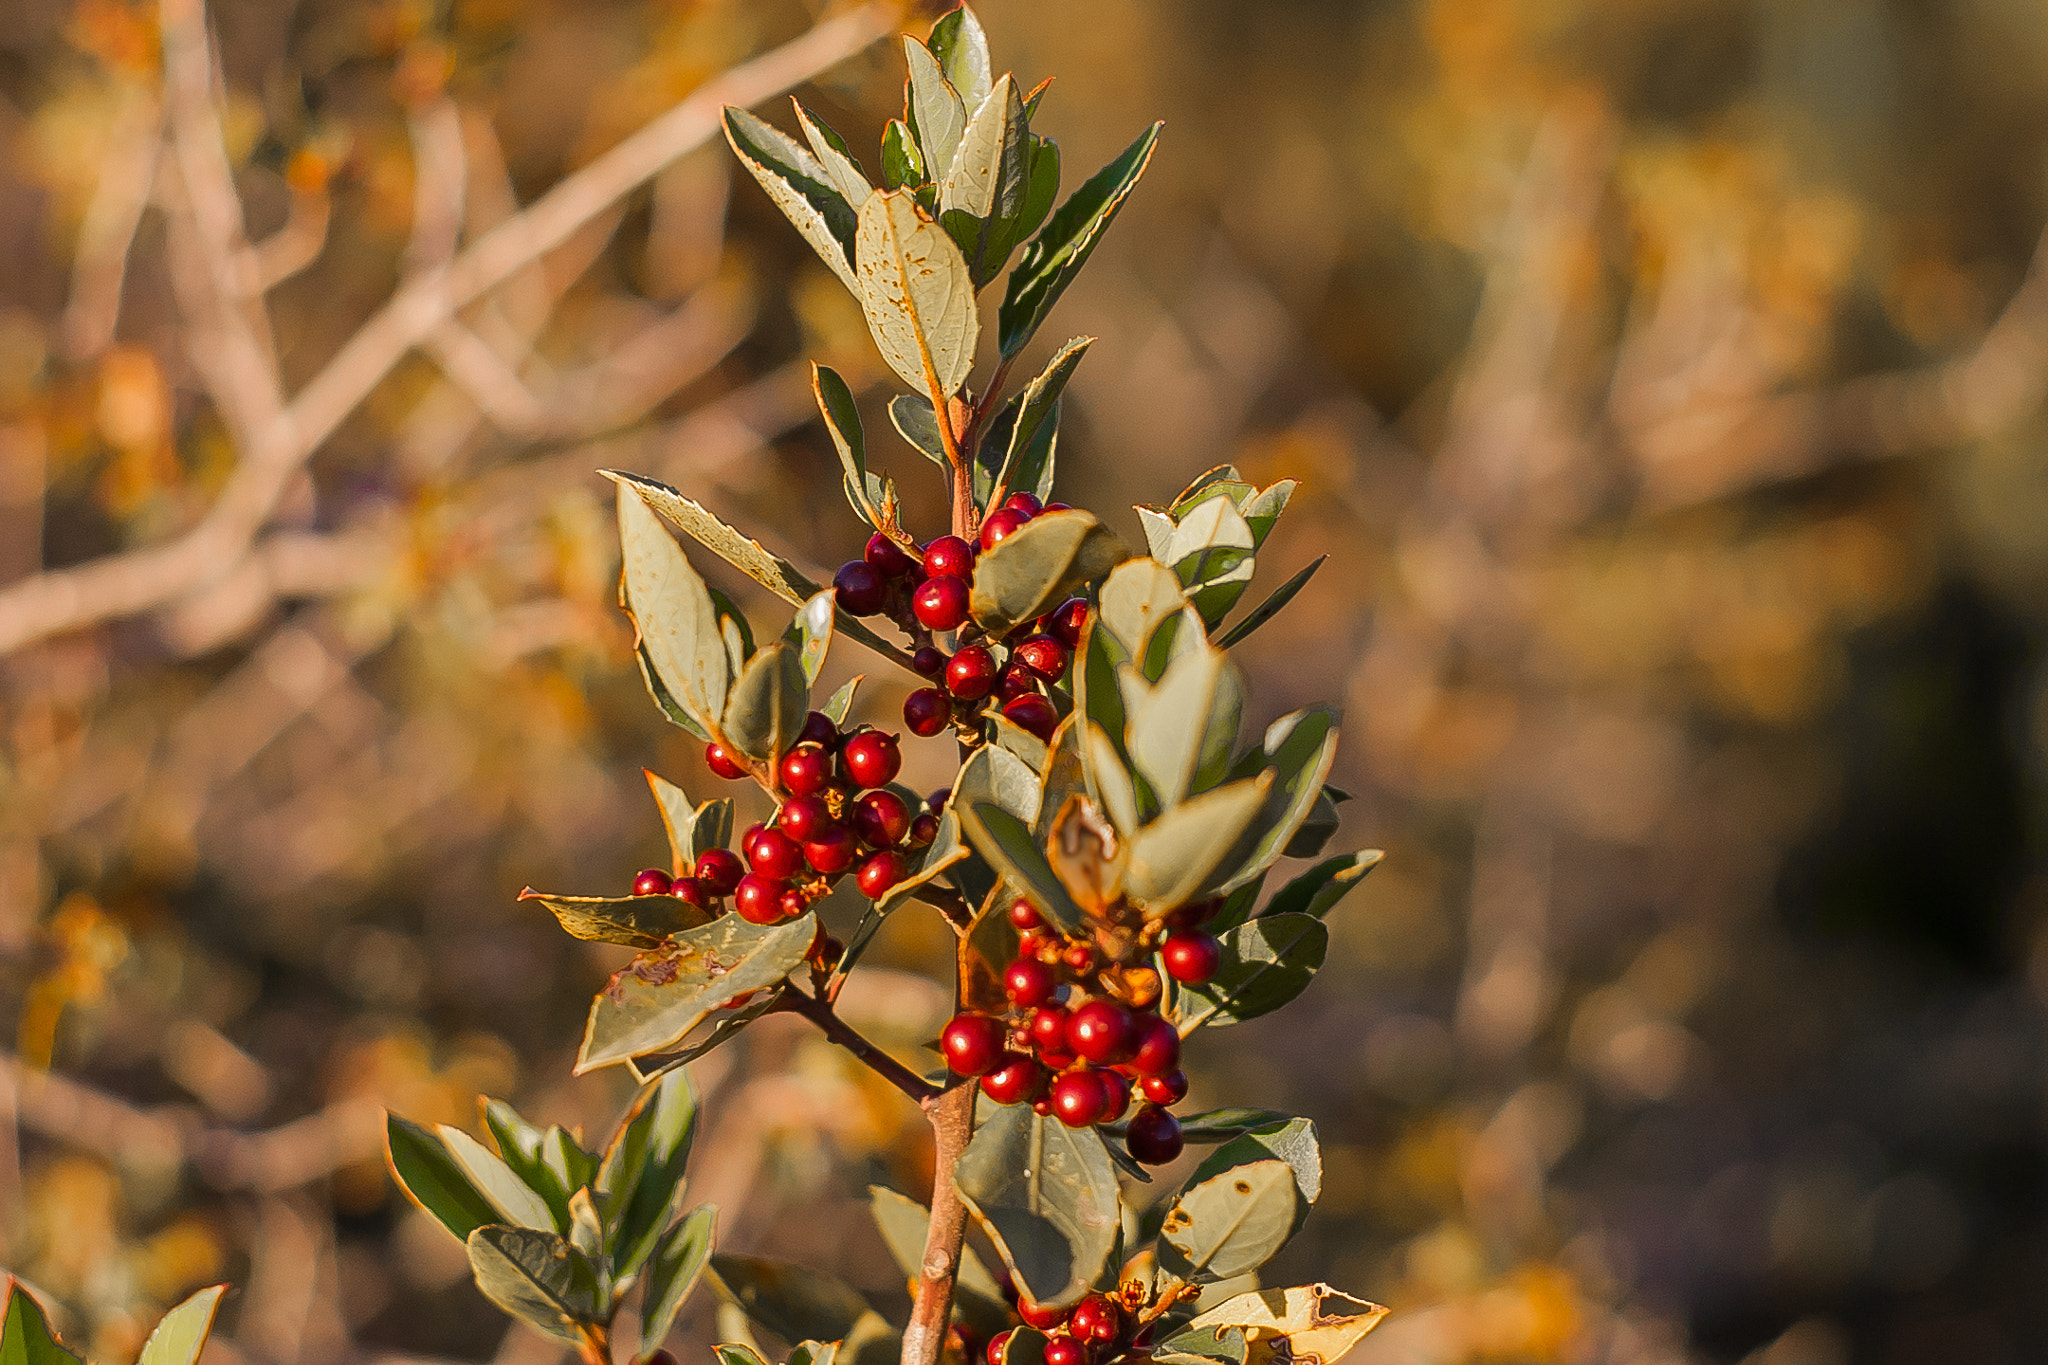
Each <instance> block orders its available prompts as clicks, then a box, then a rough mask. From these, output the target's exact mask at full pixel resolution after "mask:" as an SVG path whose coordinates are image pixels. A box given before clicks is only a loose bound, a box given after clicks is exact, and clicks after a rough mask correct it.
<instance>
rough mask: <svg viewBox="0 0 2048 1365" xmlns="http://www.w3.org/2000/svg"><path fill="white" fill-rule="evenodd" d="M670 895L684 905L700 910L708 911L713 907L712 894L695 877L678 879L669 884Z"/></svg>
mask: <svg viewBox="0 0 2048 1365" xmlns="http://www.w3.org/2000/svg"><path fill="white" fill-rule="evenodd" d="M668 893H669V895H671V896H674V897H675V898H676V899H677V900H679V901H681V902H682V903H683V904H685V905H693V906H695V907H696V908H697V909H699V910H707V909H709V908H710V906H711V892H710V891H709V890H707V889H706V888H705V886H704V883H702V882H700V881H698V880H697V879H696V878H695V877H678V878H676V879H675V881H673V882H671V883H670V884H669V888H668Z"/></svg>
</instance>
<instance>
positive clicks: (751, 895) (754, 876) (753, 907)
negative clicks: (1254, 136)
mask: <svg viewBox="0 0 2048 1365" xmlns="http://www.w3.org/2000/svg"><path fill="white" fill-rule="evenodd" d="M787 889H788V888H787V887H785V886H784V885H783V884H782V882H781V881H780V880H778V879H777V878H774V877H764V876H762V875H761V874H760V873H758V872H749V873H748V874H747V875H746V876H744V877H742V878H740V884H739V886H738V887H736V888H735V889H734V890H733V893H732V904H733V908H734V909H735V910H737V911H739V912H740V918H741V919H743V920H745V921H746V922H747V923H749V924H780V923H782V893H783V892H784V891H785V890H787Z"/></svg>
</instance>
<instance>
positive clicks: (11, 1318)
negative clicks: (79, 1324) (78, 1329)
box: [0, 1278, 82, 1365]
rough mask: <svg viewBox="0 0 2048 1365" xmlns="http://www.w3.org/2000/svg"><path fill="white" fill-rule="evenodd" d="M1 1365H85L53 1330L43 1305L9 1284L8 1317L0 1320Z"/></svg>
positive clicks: (16, 1282)
mask: <svg viewBox="0 0 2048 1365" xmlns="http://www.w3.org/2000/svg"><path fill="white" fill-rule="evenodd" d="M0 1365H82V1362H81V1361H80V1359H79V1357H78V1356H77V1355H75V1354H74V1353H73V1352H71V1351H70V1350H68V1349H66V1348H65V1346H64V1345H63V1343H61V1342H59V1341H58V1340H57V1334H56V1333H55V1332H53V1331H51V1330H50V1320H49V1318H47V1317H45V1316H44V1315H43V1306H42V1305H41V1304H39V1303H37V1302H36V1301H35V1299H34V1298H32V1297H30V1295H29V1292H28V1291H27V1290H26V1289H23V1288H22V1287H21V1281H20V1280H16V1279H11V1278H10V1279H9V1280H8V1281H7V1314H6V1316H5V1318H0Z"/></svg>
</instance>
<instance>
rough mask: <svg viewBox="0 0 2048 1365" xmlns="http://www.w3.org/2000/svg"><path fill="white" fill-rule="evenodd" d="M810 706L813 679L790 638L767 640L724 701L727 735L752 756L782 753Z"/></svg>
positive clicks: (767, 757) (766, 758)
mask: <svg viewBox="0 0 2048 1365" xmlns="http://www.w3.org/2000/svg"><path fill="white" fill-rule="evenodd" d="M810 709H811V694H810V680H809V679H808V678H806V677H805V676H804V667H803V663H802V661H801V660H800V659H799V658H798V657H797V652H796V651H795V650H794V649H791V648H790V647H789V646H788V645H787V644H784V643H783V642H781V641H779V640H778V641H777V642H775V643H774V644H772V645H764V646H763V647H762V648H761V649H760V650H759V651H758V652H757V653H756V654H755V655H754V657H753V658H751V659H749V660H747V667H746V669H745V671H743V672H742V673H741V674H740V675H739V677H737V678H735V679H734V680H733V684H732V696H731V697H730V698H729V699H728V700H727V701H726V704H725V720H724V722H723V724H724V730H725V737H726V738H727V739H729V740H731V741H732V743H733V745H734V747H735V748H737V749H738V750H739V751H740V752H741V753H743V754H746V755H747V756H748V757H750V758H757V759H760V760H761V761H762V762H764V763H773V762H775V761H777V760H778V759H780V758H781V757H782V755H783V754H784V753H785V752H786V751H787V750H788V749H789V747H790V746H791V745H792V744H794V743H796V737H797V734H798V732H800V731H801V730H802V729H803V728H804V717H805V716H806V715H808V714H809V712H810Z"/></svg>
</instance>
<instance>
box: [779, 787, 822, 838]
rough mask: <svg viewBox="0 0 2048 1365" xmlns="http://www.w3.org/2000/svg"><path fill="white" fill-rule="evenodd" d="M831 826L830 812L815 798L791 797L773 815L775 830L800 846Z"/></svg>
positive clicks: (818, 798)
mask: <svg viewBox="0 0 2048 1365" xmlns="http://www.w3.org/2000/svg"><path fill="white" fill-rule="evenodd" d="M831 824H832V812H831V810H829V809H828V808H827V807H826V805H825V802H824V799H823V798H822V797H817V796H792V797H790V798H789V800H787V801H785V802H783V803H782V809H781V810H779V811H777V812H776V815H775V828H777V829H779V830H781V831H782V832H783V833H784V834H787V835H788V836H789V837H790V838H792V839H794V840H796V841H797V842H798V843H800V844H808V843H809V842H811V840H813V839H815V838H817V837H818V835H819V834H820V833H821V832H822V831H823V830H824V829H826V828H827V827H828V826H830V825H831Z"/></svg>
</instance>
